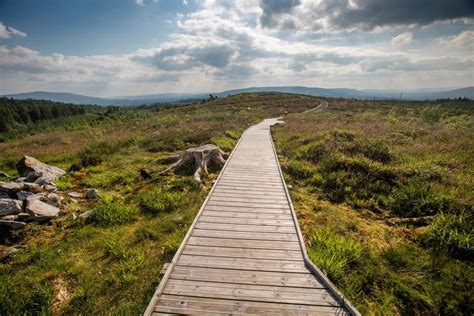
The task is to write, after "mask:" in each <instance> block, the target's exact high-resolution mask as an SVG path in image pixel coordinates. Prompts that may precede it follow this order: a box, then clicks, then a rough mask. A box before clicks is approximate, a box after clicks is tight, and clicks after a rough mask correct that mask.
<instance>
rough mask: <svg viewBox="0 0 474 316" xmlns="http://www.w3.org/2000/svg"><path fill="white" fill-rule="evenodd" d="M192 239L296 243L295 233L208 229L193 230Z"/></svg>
mask: <svg viewBox="0 0 474 316" xmlns="http://www.w3.org/2000/svg"><path fill="white" fill-rule="evenodd" d="M192 236H194V237H210V238H227V239H252V240H277V241H278V240H279V241H298V236H297V235H296V232H295V233H280V234H273V233H255V232H253V233H250V232H236V231H219V230H208V229H195V230H194V232H193V235H192Z"/></svg>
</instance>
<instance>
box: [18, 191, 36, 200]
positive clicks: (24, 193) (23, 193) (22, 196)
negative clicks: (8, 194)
mask: <svg viewBox="0 0 474 316" xmlns="http://www.w3.org/2000/svg"><path fill="white" fill-rule="evenodd" d="M32 195H35V194H34V193H33V192H28V191H18V192H17V193H16V196H17V198H18V200H20V201H25V200H26V199H28V197H29V196H32Z"/></svg>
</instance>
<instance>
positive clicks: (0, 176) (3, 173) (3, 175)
mask: <svg viewBox="0 0 474 316" xmlns="http://www.w3.org/2000/svg"><path fill="white" fill-rule="evenodd" d="M9 177H10V176H9V175H8V174H6V173H5V172H3V171H0V178H9Z"/></svg>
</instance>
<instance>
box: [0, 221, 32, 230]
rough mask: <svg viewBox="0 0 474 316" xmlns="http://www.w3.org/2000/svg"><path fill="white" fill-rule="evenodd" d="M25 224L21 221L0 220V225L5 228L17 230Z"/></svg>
mask: <svg viewBox="0 0 474 316" xmlns="http://www.w3.org/2000/svg"><path fill="white" fill-rule="evenodd" d="M25 226H26V224H25V223H23V222H17V221H5V220H0V227H1V228H3V229H7V230H18V229H22V228H23V227H25Z"/></svg>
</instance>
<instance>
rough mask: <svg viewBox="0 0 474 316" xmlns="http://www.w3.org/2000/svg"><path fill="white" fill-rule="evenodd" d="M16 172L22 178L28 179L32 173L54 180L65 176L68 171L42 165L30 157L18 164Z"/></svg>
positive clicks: (24, 158) (24, 157)
mask: <svg viewBox="0 0 474 316" xmlns="http://www.w3.org/2000/svg"><path fill="white" fill-rule="evenodd" d="M16 170H18V173H19V174H20V175H21V176H22V177H26V176H27V175H28V174H29V173H30V172H41V173H42V174H43V176H42V177H41V178H45V179H48V180H50V181H51V180H54V179H57V178H59V177H60V176H62V175H64V174H65V173H66V171H64V170H63V169H61V168H58V167H55V166H50V165H47V164H45V163H42V162H41V161H39V160H38V159H36V158H33V157H30V156H23V158H21V159H20V161H18V163H17V164H16Z"/></svg>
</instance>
